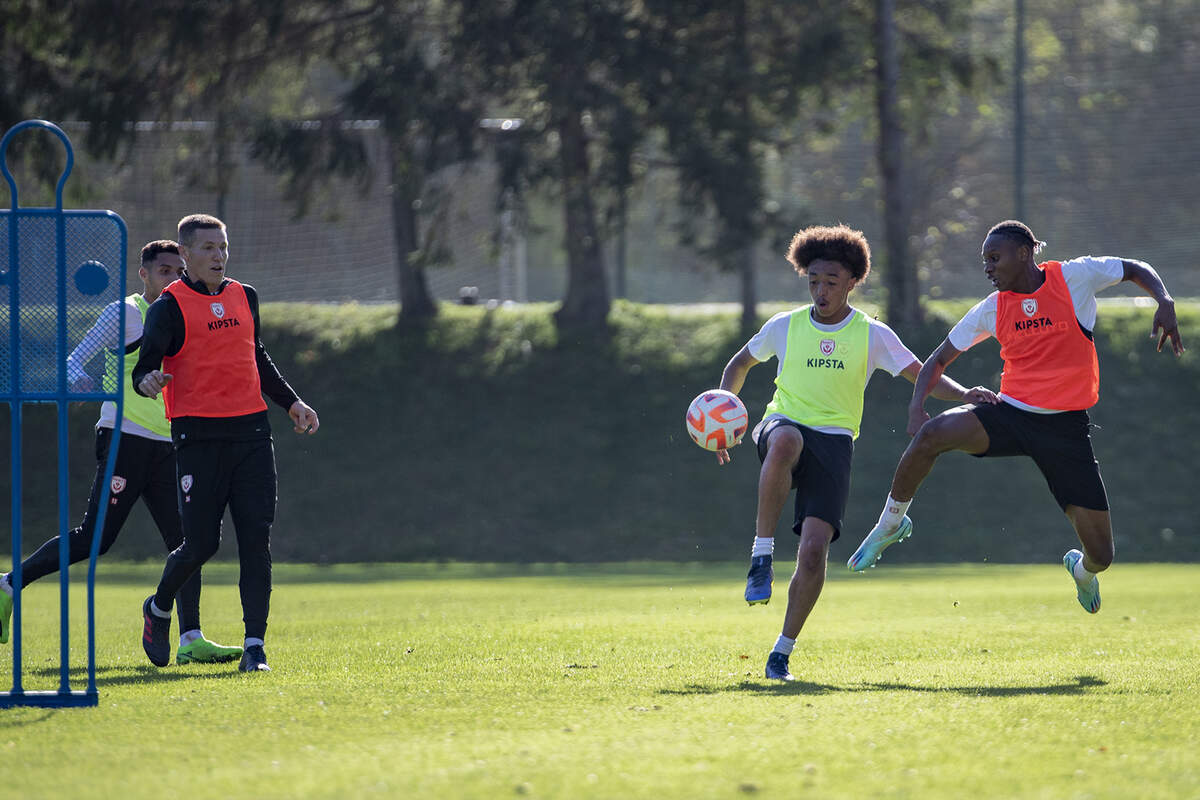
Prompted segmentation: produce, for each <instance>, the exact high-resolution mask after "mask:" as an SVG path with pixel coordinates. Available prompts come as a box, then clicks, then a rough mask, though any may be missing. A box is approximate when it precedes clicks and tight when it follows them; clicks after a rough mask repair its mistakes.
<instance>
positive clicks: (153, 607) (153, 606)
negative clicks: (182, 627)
mask: <svg viewBox="0 0 1200 800" xmlns="http://www.w3.org/2000/svg"><path fill="white" fill-rule="evenodd" d="M150 613H151V614H153V615H154V616H156V617H160V618H161V619H170V618H171V612H170V611H163V610H162V609H161V608H159V607H158V604H157V603H155V602H154V601H153V600H151V601H150Z"/></svg>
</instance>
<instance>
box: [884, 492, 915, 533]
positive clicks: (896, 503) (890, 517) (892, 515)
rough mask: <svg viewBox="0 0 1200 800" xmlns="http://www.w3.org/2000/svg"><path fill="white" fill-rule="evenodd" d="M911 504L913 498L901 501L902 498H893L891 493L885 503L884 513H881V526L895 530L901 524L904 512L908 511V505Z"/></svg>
mask: <svg viewBox="0 0 1200 800" xmlns="http://www.w3.org/2000/svg"><path fill="white" fill-rule="evenodd" d="M911 504H912V500H911V499H909V500H905V501H903V502H901V501H900V500H894V499H892V496H891V495H890V494H889V495H888V498H887V502H886V503H884V504H883V513H882V514H880V515H879V526H880V527H882V528H887V529H888V530H889V531H894V530H895V529H896V528H898V527H899V526H900V521H901V520H902V519H904V514H905V512H907V511H908V507H909V505H911Z"/></svg>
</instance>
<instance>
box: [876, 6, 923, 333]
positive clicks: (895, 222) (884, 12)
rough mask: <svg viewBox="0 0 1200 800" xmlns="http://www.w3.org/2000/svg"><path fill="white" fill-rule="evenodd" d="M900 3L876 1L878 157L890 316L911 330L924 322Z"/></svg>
mask: <svg viewBox="0 0 1200 800" xmlns="http://www.w3.org/2000/svg"><path fill="white" fill-rule="evenodd" d="M895 12H896V0H876V3H875V63H876V75H877V77H876V81H875V98H876V105H877V108H878V110H877V112H876V113H877V115H878V120H879V136H878V158H879V172H880V174H881V175H882V177H883V231H884V233H883V237H884V247H885V248H886V252H887V258H888V270H887V287H888V301H887V318H888V322H890V323H891V324H892V325H902V326H905V327H909V326H912V325H915V324H916V323H918V322H920V320H921V302H920V290H919V287H918V285H917V274H916V270H914V269H913V268H912V267H911V262H912V259H911V258H910V255H909V247H908V237H909V232H910V229H911V226H912V217H911V214H910V211H909V203H908V198H909V193H910V190H909V183H908V172H907V169H906V165H905V137H904V126H903V124H902V123H901V121H900V113H899V96H898V95H899V88H900V87H899V82H900V56H899V53H898V52H897V41H896V40H897V38H898V37H897V34H896V19H895Z"/></svg>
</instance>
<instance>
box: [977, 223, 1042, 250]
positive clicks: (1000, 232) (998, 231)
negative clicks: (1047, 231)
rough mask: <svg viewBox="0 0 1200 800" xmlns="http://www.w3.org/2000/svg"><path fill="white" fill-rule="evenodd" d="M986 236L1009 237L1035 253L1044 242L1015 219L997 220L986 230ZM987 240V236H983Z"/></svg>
mask: <svg viewBox="0 0 1200 800" xmlns="http://www.w3.org/2000/svg"><path fill="white" fill-rule="evenodd" d="M987 235H988V236H1003V237H1005V238H1006V239H1011V240H1012V241H1014V242H1016V243H1017V244H1023V245H1025V246H1026V247H1028V248H1029V250H1030V252H1032V253H1037V252H1038V251H1039V250H1041V249H1042V248H1043V247H1045V246H1046V243H1045V242H1043V241H1042V240H1041V239H1038V238H1037V237H1036V236H1034V235H1033V231H1031V230H1030V229H1029V226H1028V225H1026V224H1025V223H1024V222H1021V221H1019V220H1015V219H1006V220H1004V221H1003V222H997V223H996V224H995V225H993V226H992V228H991V230H989V231H988V232H987ZM984 240H985V241H986V240H987V236H985V237H984Z"/></svg>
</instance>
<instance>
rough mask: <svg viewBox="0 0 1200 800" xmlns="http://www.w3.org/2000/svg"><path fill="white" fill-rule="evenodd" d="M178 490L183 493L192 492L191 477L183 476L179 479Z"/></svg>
mask: <svg viewBox="0 0 1200 800" xmlns="http://www.w3.org/2000/svg"><path fill="white" fill-rule="evenodd" d="M179 488H181V489H183V491H185V492H190V491H191V490H192V476H191V475H184V476H183V477H182V478H180V479H179Z"/></svg>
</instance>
